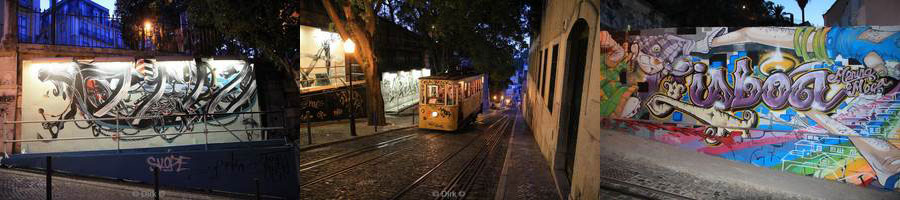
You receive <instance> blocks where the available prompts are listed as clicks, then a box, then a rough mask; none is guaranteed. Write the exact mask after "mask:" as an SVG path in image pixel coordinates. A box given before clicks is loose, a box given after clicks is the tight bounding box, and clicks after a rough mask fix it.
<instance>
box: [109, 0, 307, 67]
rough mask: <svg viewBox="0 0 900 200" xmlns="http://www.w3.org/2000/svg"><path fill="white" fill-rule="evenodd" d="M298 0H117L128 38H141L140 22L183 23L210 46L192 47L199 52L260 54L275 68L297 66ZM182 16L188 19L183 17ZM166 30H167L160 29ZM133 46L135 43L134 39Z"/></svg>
mask: <svg viewBox="0 0 900 200" xmlns="http://www.w3.org/2000/svg"><path fill="white" fill-rule="evenodd" d="M296 10H297V6H296V1H292V0H267V1H219V0H189V1H187V0H118V1H117V2H116V14H117V15H118V16H120V17H121V18H122V21H123V30H122V33H123V37H124V38H125V40H126V41H129V40H131V39H129V38H135V37H141V36H140V35H138V34H140V33H141V32H140V31H141V30H142V28H143V27H142V26H143V24H144V22H151V23H152V24H154V25H155V26H157V27H159V28H160V29H166V28H165V27H167V26H168V27H172V28H168V29H169V30H172V29H175V27H178V28H181V31H184V32H185V33H191V34H193V35H191V36H193V37H194V38H196V40H193V41H187V42H193V43H203V44H208V45H197V46H195V48H197V49H194V53H195V54H198V56H211V55H221V54H229V55H235V54H236V55H242V56H245V57H248V58H257V59H259V58H262V59H265V60H266V61H267V62H269V63H274V64H275V66H276V67H278V68H281V69H287V68H288V67H291V66H293V65H296V64H297V63H296V60H297V55H298V54H297V51H298V45H297V44H299V26H297V25H296V24H297V23H296V21H297V19H296V17H294V16H292V14H294V13H295V12H296ZM182 19H186V23H184V22H185V21H183V20H182ZM161 32H165V31H161ZM132 45H133V44H132Z"/></svg>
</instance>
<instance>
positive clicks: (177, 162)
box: [147, 155, 191, 172]
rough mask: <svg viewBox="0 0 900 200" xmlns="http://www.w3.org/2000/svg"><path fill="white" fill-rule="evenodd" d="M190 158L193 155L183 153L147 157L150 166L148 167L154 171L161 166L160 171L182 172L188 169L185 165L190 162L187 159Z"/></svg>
mask: <svg viewBox="0 0 900 200" xmlns="http://www.w3.org/2000/svg"><path fill="white" fill-rule="evenodd" d="M190 159H191V157H187V156H181V155H179V156H176V155H169V156H164V157H158V158H157V157H153V156H150V157H147V165H149V166H150V167H149V168H148V169H150V171H153V168H159V171H162V172H182V171H187V170H188V168H187V167H185V166H187V164H188V162H187V160H190Z"/></svg>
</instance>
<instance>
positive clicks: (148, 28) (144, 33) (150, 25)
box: [141, 20, 153, 48]
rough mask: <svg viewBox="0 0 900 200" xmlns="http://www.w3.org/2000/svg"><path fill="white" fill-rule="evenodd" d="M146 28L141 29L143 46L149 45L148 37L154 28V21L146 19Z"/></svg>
mask: <svg viewBox="0 0 900 200" xmlns="http://www.w3.org/2000/svg"><path fill="white" fill-rule="evenodd" d="M143 28H144V30H143V31H141V47H143V48H146V47H147V38H148V37H150V31H151V30H153V23H151V22H150V20H147V21H144V27H143ZM144 36H146V37H144Z"/></svg>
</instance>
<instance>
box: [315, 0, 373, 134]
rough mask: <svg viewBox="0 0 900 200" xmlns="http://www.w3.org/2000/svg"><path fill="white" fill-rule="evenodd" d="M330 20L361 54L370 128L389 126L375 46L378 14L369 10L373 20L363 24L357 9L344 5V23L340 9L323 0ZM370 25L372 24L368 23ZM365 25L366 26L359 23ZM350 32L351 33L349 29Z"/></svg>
mask: <svg viewBox="0 0 900 200" xmlns="http://www.w3.org/2000/svg"><path fill="white" fill-rule="evenodd" d="M322 4H323V6H324V7H325V11H326V13H328V17H329V18H331V22H332V23H334V25H335V26H334V27H335V29H337V31H338V34H340V35H341V37H342V38H344V39H347V38H352V39H353V41H354V42H355V43H356V44H357V48H358V49H359V51H356V53H355V54H356V55H358V56H353V59H354V60H356V61H357V62H359V63H361V65H360V66H361V67H363V73H364V74H365V77H366V93H368V95H366V109H367V110H366V111H367V112H368V114H369V118H368V119H369V120H368V121H369V125H380V126H382V125H385V124H386V123H385V118H384V99H382V95H381V81H380V80H381V76H380V74H378V65H377V62H376V60H375V51H374V45H373V44H374V43H373V42H372V38H374V37H373V35H374V33H375V21H376V20H375V15H374V12H372V9H367V13H366V14H367V16H366V17H367V18H369V20H366V21H363V22H361V21H359V20H357V19H356V15H355V13H353V9H351V8H350V5H340V6H341V7H342V8H343V11H344V16H345V17H347V19H346V20H342V19H341V18H340V16H338V14H337V10H336V9H335V7H334V6H333V5H332V3H331V0H322ZM366 22H368V23H366ZM359 23H364V24H359ZM347 29H349V30H347Z"/></svg>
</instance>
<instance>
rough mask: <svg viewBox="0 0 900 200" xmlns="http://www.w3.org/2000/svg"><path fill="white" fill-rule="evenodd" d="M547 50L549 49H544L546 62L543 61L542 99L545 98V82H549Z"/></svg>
mask: <svg viewBox="0 0 900 200" xmlns="http://www.w3.org/2000/svg"><path fill="white" fill-rule="evenodd" d="M547 50H548V49H544V60H543V61H541V98H544V94H545V93H544V88H546V86H545V85H546V83H545V82H546V81H545V80H547V56H548V55H547Z"/></svg>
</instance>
